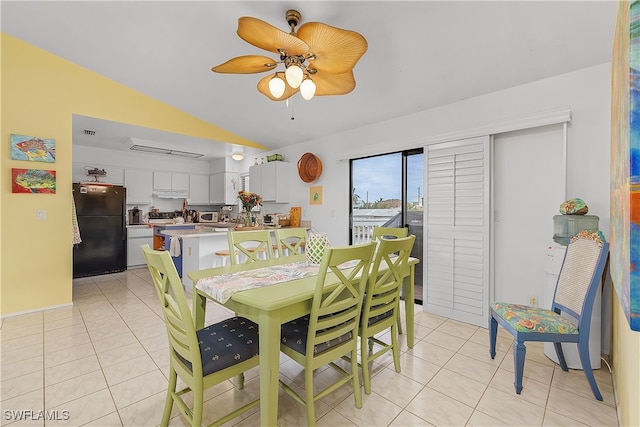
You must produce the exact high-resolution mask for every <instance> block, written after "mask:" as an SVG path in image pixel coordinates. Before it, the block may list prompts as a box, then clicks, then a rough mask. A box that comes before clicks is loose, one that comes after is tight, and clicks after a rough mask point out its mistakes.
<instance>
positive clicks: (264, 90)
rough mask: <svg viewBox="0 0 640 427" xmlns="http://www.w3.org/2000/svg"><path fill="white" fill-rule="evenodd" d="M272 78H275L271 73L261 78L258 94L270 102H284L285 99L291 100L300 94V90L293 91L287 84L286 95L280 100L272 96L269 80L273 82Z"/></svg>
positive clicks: (285, 86)
mask: <svg viewBox="0 0 640 427" xmlns="http://www.w3.org/2000/svg"><path fill="white" fill-rule="evenodd" d="M272 78H273V73H269V74H268V75H266V76H264V77H263V78H261V79H260V81H259V82H258V92H260V93H261V94H263V95H264V96H266V97H267V98H269V99H270V100H272V101H284V100H285V99H287V98H291V97H292V96H293V95H295V94H296V93H298V92H300V89H293V88H292V87H291V86H289V85H288V84H286V83H285V85H284V94H283V95H282V96H281V97H280V98H274V96H273V95H271V91H270V90H269V80H271V79H272Z"/></svg>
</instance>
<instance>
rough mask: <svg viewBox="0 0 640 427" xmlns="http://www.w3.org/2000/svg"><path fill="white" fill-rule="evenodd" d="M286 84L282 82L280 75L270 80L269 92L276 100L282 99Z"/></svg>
mask: <svg viewBox="0 0 640 427" xmlns="http://www.w3.org/2000/svg"><path fill="white" fill-rule="evenodd" d="M284 89H285V83H284V80H282V79H281V78H280V77H279V76H278V73H276V74H275V75H274V76H273V77H272V78H271V80H269V92H271V95H273V97H274V98H280V97H281V96H282V95H283V94H284Z"/></svg>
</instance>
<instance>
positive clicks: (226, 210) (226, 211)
mask: <svg viewBox="0 0 640 427" xmlns="http://www.w3.org/2000/svg"><path fill="white" fill-rule="evenodd" d="M232 211H233V206H223V207H222V208H221V209H220V215H218V220H219V222H229V221H230V220H231V212H232Z"/></svg>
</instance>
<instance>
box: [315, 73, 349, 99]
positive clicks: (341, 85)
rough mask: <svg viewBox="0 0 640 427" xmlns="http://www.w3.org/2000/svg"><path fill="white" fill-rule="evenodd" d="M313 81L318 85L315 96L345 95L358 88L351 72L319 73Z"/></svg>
mask: <svg viewBox="0 0 640 427" xmlns="http://www.w3.org/2000/svg"><path fill="white" fill-rule="evenodd" d="M311 80H313V82H314V83H315V84H316V94H315V96H326V95H344V94H346V93H349V92H351V91H352V90H353V89H355V87H356V80H355V78H354V77H353V72H352V71H351V70H349V71H346V72H344V73H337V74H335V73H326V72H322V71H318V72H317V73H316V74H315V75H313V76H312V77H311Z"/></svg>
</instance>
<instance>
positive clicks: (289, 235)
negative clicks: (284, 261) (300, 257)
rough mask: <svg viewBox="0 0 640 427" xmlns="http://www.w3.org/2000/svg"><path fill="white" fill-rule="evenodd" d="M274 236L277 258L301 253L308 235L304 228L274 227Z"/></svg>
mask: <svg viewBox="0 0 640 427" xmlns="http://www.w3.org/2000/svg"><path fill="white" fill-rule="evenodd" d="M275 236H276V243H275V244H274V247H275V249H277V251H278V258H282V257H285V256H293V255H295V254H299V253H302V251H304V248H305V246H306V244H307V237H308V235H307V229H306V228H276V231H275Z"/></svg>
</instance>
